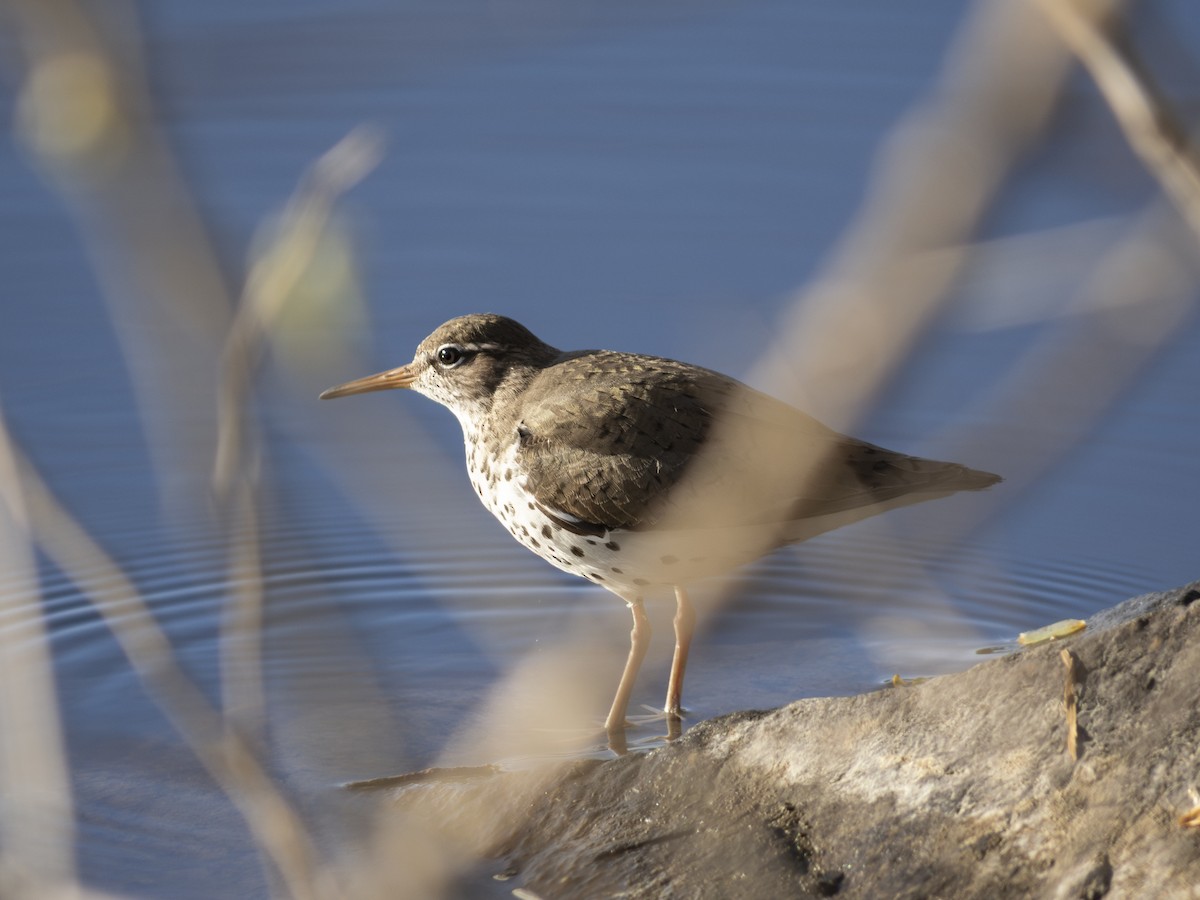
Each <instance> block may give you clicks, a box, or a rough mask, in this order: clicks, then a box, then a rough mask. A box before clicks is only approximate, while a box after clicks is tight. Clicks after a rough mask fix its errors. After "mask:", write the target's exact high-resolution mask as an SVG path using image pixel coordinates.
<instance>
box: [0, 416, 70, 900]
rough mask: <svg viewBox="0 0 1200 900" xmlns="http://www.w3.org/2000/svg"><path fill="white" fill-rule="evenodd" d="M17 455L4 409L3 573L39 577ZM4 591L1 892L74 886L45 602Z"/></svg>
mask: <svg viewBox="0 0 1200 900" xmlns="http://www.w3.org/2000/svg"><path fill="white" fill-rule="evenodd" d="M28 535H29V510H28V509H27V506H26V502H25V496H24V491H23V490H22V486H21V479H20V476H19V474H18V470H17V460H16V459H15V458H14V456H13V453H12V446H11V444H10V442H9V440H8V436H7V432H6V431H5V430H4V420H3V416H2V415H0V572H3V573H4V574H5V575H6V576H8V577H13V576H16V575H20V574H24V575H25V576H26V580H27V581H28V582H29V583H30V584H36V583H37V576H36V567H35V564H34V557H33V547H32V545H31V543H30V541H29V537H28ZM22 599H23V598H22V595H21V594H20V593H17V592H12V591H7V590H0V619H2V620H4V621H5V622H6V625H5V626H4V627H3V628H0V735H3V740H0V895H3V896H6V897H12V896H18V895H19V896H36V894H37V890H36V889H37V888H40V889H42V890H47V891H67V890H70V889H77V886H76V885H75V879H76V875H75V846H74V839H75V823H74V809H73V804H72V797H71V778H70V774H69V772H68V768H67V757H66V750H65V747H64V745H63V736H62V725H61V723H60V721H59V714H58V710H59V706H58V696H57V693H56V691H55V681H54V669H53V665H52V661H51V657H50V641H49V638H48V636H47V634H46V628H45V623H44V622H43V620H42V615H41V609H40V608H36V607H35V608H33V609H29V608H24V609H23V608H22Z"/></svg>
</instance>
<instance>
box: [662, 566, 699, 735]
mask: <svg viewBox="0 0 1200 900" xmlns="http://www.w3.org/2000/svg"><path fill="white" fill-rule="evenodd" d="M695 631H696V610H695V609H693V608H692V601H691V600H689V599H688V595H687V591H686V590H685V589H684V587H683V585H681V584H677V585H675V656H674V658H673V659H672V660H671V680H670V681H669V682H668V683H667V706H666V709H665V710H664V711H665V712H666V714H667V715H668V716H678V715H680V714H681V713H682V712H683V706H682V702H683V673H684V670H685V669H686V668H687V660H688V650H689V649H690V648H691V646H692V634H693V633H695Z"/></svg>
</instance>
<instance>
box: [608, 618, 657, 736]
mask: <svg viewBox="0 0 1200 900" xmlns="http://www.w3.org/2000/svg"><path fill="white" fill-rule="evenodd" d="M626 602H627V603H628V604H629V611H630V612H632V613H633V631H631V632H630V633H629V659H628V660H626V661H625V671H624V672H622V673H621V683H620V684H619V685H617V696H616V697H614V698H613V704H612V709H610V710H609V711H608V719H606V720H605V722H604V727H605V729H607V730H608V731H609V732H612V731H614V730H624V728H625V713H626V711H627V710H628V709H629V695H630V694H632V693H633V684H634V682H635V681H637V674H638V669H640V668H641V667H642V660H643V659H645V657H646V649H647V648H648V647H649V646H650V620H649V619H648V618H647V617H646V610H645V609H644V608H643V607H642V598H641V597H637V598H635V599H633V600H628V601H626Z"/></svg>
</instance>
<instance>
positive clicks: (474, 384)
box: [321, 313, 561, 420]
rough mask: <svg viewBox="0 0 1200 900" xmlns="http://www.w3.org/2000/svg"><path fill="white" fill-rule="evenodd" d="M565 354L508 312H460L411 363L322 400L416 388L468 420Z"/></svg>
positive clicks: (349, 385)
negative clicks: (508, 314)
mask: <svg viewBox="0 0 1200 900" xmlns="http://www.w3.org/2000/svg"><path fill="white" fill-rule="evenodd" d="M560 355H561V354H560V353H559V351H558V350H556V349H555V348H553V347H551V346H550V345H548V344H545V343H543V342H542V341H540V340H538V338H537V337H536V336H534V334H533V333H532V332H531V331H529V329H527V328H526V327H525V326H524V325H521V324H520V323H519V322H515V321H513V320H512V319H509V318H506V317H505V316H498V315H495V314H492V313H480V314H475V315H470V316H460V317H459V318H457V319H451V320H450V321H449V322H447V323H445V324H444V325H442V326H441V327H439V328H438V329H437V330H436V331H434V332H433V334H431V335H429V337H427V338H425V340H423V341H421V343H420V344H419V345H418V346H417V352H416V354H415V355H414V356H413V361H412V362H410V363H409V364H408V365H405V366H400V367H398V368H395V369H388V370H387V371H385V372H379V373H377V374H375V375H368V376H367V377H365V378H359V379H356V380H355V381H350V382H347V383H346V384H342V385H338V386H337V387H334V388H330V389H329V390H327V391H325V392H324V393H322V394H321V399H322V400H332V399H334V398H335V397H346V396H349V395H350V394H365V393H367V392H369V391H386V390H390V389H392V388H410V389H412V390H414V391H416V392H417V393H419V394H424V395H425V396H426V397H429V398H430V399H432V400H436V401H437V402H438V403H441V404H442V405H443V406H445V407H447V408H449V409H450V411H451V412H453V413H454V414H455V415H456V416H458V417H459V419H460V420H463V419H464V417H468V418H469V417H472V416H476V415H479V414H481V413H486V411H487V410H488V409H490V408H491V405H492V400H493V398H494V397H495V395H496V393H497V392H498V391H502V390H519V389H520V388H521V387H523V386H524V384H525V383H526V382H527V381H528V379H529V378H531V377H532V376H533V375H534V374H536V373H537V372H538V371H539V370H540V369H542V368H544V367H545V366H547V365H549V364H550V363H552V362H553V361H554V360H555V359H557V358H558V357H559V356H560Z"/></svg>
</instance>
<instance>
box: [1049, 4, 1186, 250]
mask: <svg viewBox="0 0 1200 900" xmlns="http://www.w3.org/2000/svg"><path fill="white" fill-rule="evenodd" d="M1037 2H1038V5H1039V6H1041V8H1042V10H1043V11H1044V12H1045V13H1046V16H1047V17H1048V18H1049V19H1050V21H1051V22H1052V23H1053V24H1054V26H1055V27H1056V28H1057V29H1058V33H1059V35H1060V36H1061V37H1062V39H1063V41H1064V42H1065V43H1066V44H1067V46H1068V47H1070V48H1071V51H1072V52H1073V53H1074V54H1075V55H1076V56H1078V57H1079V60H1080V61H1081V62H1082V63H1083V64H1084V65H1085V66H1086V67H1087V69H1088V71H1089V72H1090V73H1091V75H1092V78H1093V80H1094V81H1095V82H1096V86H1097V87H1098V88H1099V89H1100V92H1101V93H1102V94H1103V95H1104V98H1105V100H1107V101H1108V105H1109V106H1110V107H1111V108H1112V111H1113V115H1115V116H1116V119H1117V122H1118V123H1119V124H1120V126H1121V128H1122V129H1123V130H1124V132H1125V137H1126V138H1127V139H1128V141H1129V144H1130V146H1131V147H1133V149H1134V151H1135V152H1136V153H1137V154H1138V155H1139V156H1140V157H1141V159H1142V162H1143V163H1145V165H1146V168H1147V169H1148V170H1149V172H1150V174H1151V175H1153V176H1154V177H1155V178H1157V179H1158V180H1159V182H1160V183H1161V184H1162V187H1163V190H1164V191H1165V192H1166V194H1167V196H1168V197H1170V198H1171V202H1172V203H1174V204H1175V207H1176V208H1177V209H1178V210H1179V212H1180V213H1181V214H1182V215H1183V217H1184V218H1185V219H1186V220H1187V222H1188V224H1190V225H1191V227H1192V230H1193V231H1195V232H1196V235H1197V237H1200V168H1198V167H1197V161H1196V157H1195V155H1194V154H1193V153H1192V151H1191V148H1190V145H1189V141H1188V129H1187V128H1186V126H1185V125H1184V124H1183V121H1182V119H1181V118H1180V117H1179V116H1178V115H1177V114H1176V113H1175V111H1174V110H1173V109H1171V108H1170V106H1169V105H1168V104H1167V102H1166V99H1165V98H1164V96H1163V95H1162V93H1161V92H1160V91H1159V90H1158V89H1157V88H1156V87H1155V85H1153V84H1152V83H1151V81H1150V77H1149V74H1148V73H1147V72H1145V71H1144V70H1143V69H1142V67H1140V66H1138V65H1136V64H1135V62H1134V60H1133V58H1132V54H1131V53H1130V51H1129V49H1128V46H1127V45H1125V44H1123V43H1122V42H1119V41H1117V40H1115V39H1114V34H1115V32H1116V28H1117V26H1116V25H1115V24H1114V17H1113V15H1112V10H1111V9H1110V8H1109V7H1108V6H1107V5H1105V4H1097V3H1094V2H1083V0H1037Z"/></svg>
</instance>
